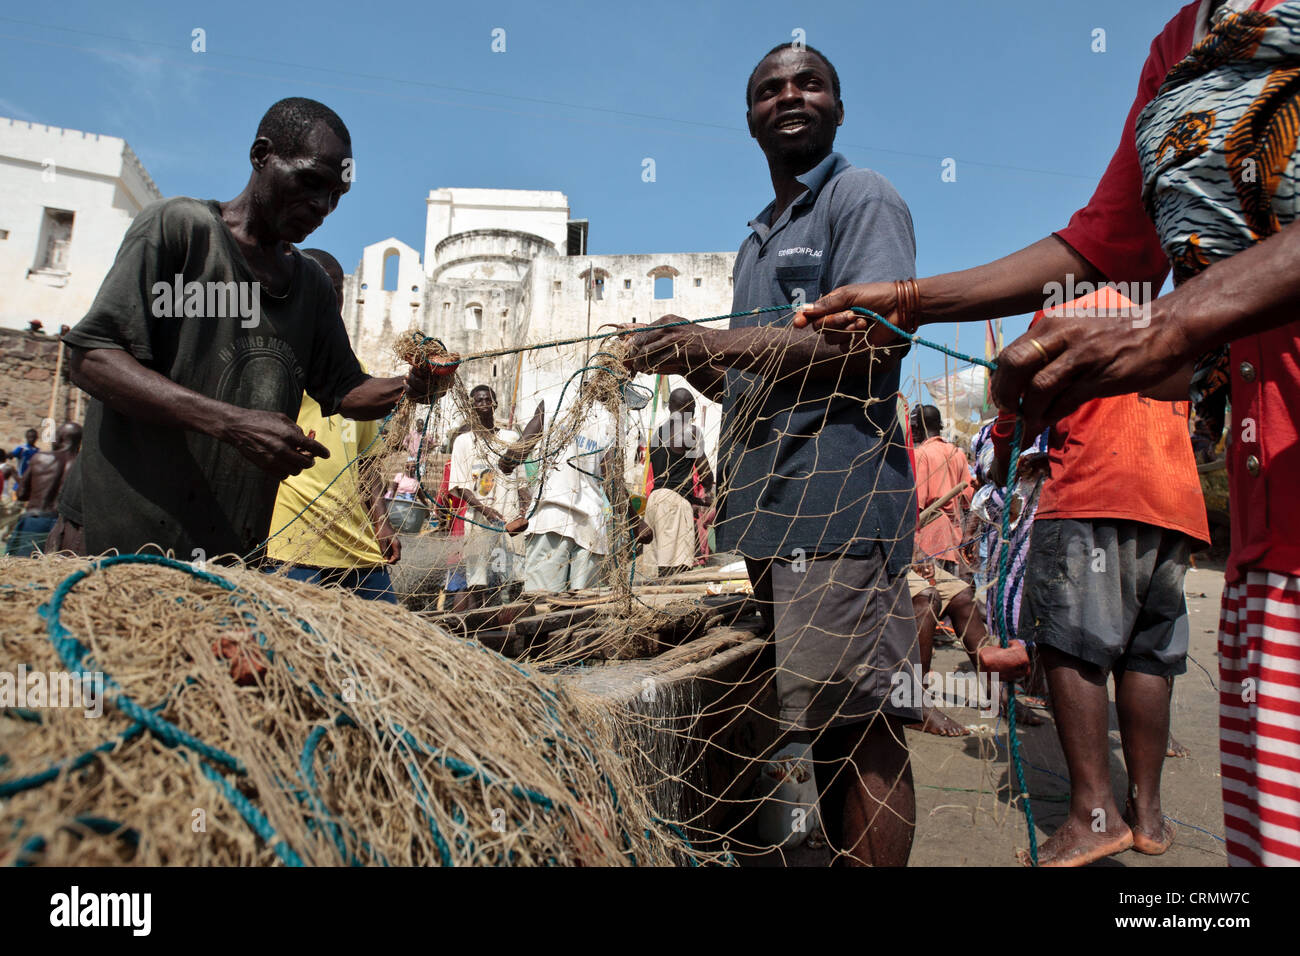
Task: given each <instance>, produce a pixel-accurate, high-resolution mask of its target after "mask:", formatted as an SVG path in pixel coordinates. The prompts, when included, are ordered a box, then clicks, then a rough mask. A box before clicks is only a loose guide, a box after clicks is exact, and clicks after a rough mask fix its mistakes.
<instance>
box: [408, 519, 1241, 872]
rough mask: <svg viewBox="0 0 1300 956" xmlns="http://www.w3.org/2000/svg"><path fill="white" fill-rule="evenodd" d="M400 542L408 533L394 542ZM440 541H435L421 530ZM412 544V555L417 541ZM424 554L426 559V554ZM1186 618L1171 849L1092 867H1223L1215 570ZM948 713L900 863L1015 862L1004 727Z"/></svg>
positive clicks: (797, 855)
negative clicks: (1187, 645)
mask: <svg viewBox="0 0 1300 956" xmlns="http://www.w3.org/2000/svg"><path fill="white" fill-rule="evenodd" d="M404 540H406V541H410V540H413V539H404ZM423 540H425V541H434V542H440V541H441V540H442V539H437V538H426V539H423ZM408 546H409V547H412V551H411V556H412V558H414V557H415V554H416V553H417V550H418V546H416V545H413V544H412V545H408ZM425 557H426V559H427V558H428V557H430V556H428V555H426V556H425ZM1185 590H1186V593H1187V608H1188V614H1189V617H1190V624H1191V649H1190V654H1189V657H1188V662H1187V673H1186V674H1184V675H1183V676H1182V677H1180V678H1179V679H1178V680H1177V682H1176V683H1175V684H1174V695H1173V705H1172V730H1173V735H1174V737H1175V738H1176V739H1177V740H1178V741H1179V742H1180V743H1182V744H1183V745H1184V746H1185V747H1187V748H1188V749H1189V750H1190V751H1191V755H1190V756H1189V757H1183V758H1173V757H1169V758H1166V760H1165V767H1164V777H1163V785H1162V789H1163V801H1164V810H1165V814H1166V815H1167V816H1168V817H1170V818H1171V819H1172V820H1173V821H1174V822H1175V824H1176V825H1177V827H1178V835H1177V837H1176V839H1175V841H1174V845H1173V847H1171V848H1170V850H1169V851H1168V852H1167V853H1166V854H1164V855H1163V856H1159V857H1151V856H1144V855H1142V854H1140V853H1135V852H1133V851H1131V850H1130V851H1128V852H1126V853H1122V854H1120V855H1118V856H1115V857H1110V858H1108V859H1106V860H1102V861H1100V862H1098V863H1096V864H1094V865H1095V866H1111V867H1115V866H1226V863H1227V859H1226V856H1225V855H1224V850H1223V840H1222V836H1223V803H1222V797H1221V794H1220V789H1219V751H1218V739H1219V738H1218V735H1219V723H1218V721H1219V717H1218V691H1217V689H1216V688H1217V686H1218V659H1217V656H1216V648H1217V634H1218V621H1219V597H1220V594H1221V593H1222V591H1223V573H1222V571H1220V570H1215V569H1211V568H1205V567H1201V568H1193V569H1191V570H1189V571H1188V573H1187V579H1186V584H1185ZM966 667H968V664H967V661H966V655H965V654H964V653H962V652H961V651H959V650H957V649H956V647H955V646H940V647H938V648H937V649H936V650H935V655H934V663H933V668H934V670H936V671H939V672H954V671H958V670H962V669H965V668H966ZM1111 699H1112V707H1111V716H1110V728H1111V729H1110V741H1111V777H1112V780H1113V782H1114V788H1115V795H1116V799H1117V800H1118V801H1119V802H1120V804H1121V805H1122V804H1123V794H1124V787H1125V773H1124V759H1123V753H1122V751H1121V749H1120V742H1119V730H1118V729H1117V724H1116V720H1115V711H1114V706H1113V700H1114V687H1113V685H1112V687H1111ZM947 712H948V714H949V716H951V717H952V718H953V719H954V720H955V721H957V722H958V723H960V724H963V725H967V726H978V727H982V728H983V730H984V732H983V733H981V734H978V735H972V736H969V737H962V738H945V737H936V736H934V735H932V734H924V733H921V732H919V731H915V730H908V731H907V737H908V744H909V745H910V747H911V749H912V768H913V773H914V777H915V782H916V803H917V831H916V839H915V842H914V844H913V847H912V857H911V861H910V865H912V866H970V865H975V866H1018V865H1019V863H1018V862H1017V860H1016V851H1017V850H1020V849H1026V848H1028V846H1029V839H1028V834H1027V831H1026V826H1025V815H1024V812H1023V809H1022V804H1021V803H1020V802H1019V801H1016V803H1015V804H1014V805H1012V804H1010V803H1008V794H1009V792H1010V790H1014V789H1016V788H1015V787H1014V786H1011V787H1009V781H1013V780H1014V774H1013V772H1012V770H1011V767H1010V763H1009V759H1008V754H1007V750H1006V723H1005V721H1001V720H998V719H996V718H991V717H982V716H981V715H980V713H979V711H977V710H974V709H965V708H959V707H950V708H948V710H947ZM1040 713H1041V715H1042V716H1043V717H1044V718H1045V720H1044V723H1043V725H1042V726H1041V727H1022V728H1020V729H1019V732H1018V733H1019V739H1020V746H1021V754H1022V759H1023V762H1024V769H1025V781H1026V783H1027V784H1028V788H1029V793H1030V796H1031V806H1032V809H1033V814H1034V824H1035V829H1036V832H1037V835H1038V841H1039V843H1040V844H1041V843H1042V842H1043V841H1044V840H1045V839H1046V838H1047V837H1048V835H1050V834H1051V833H1052V832H1054V831H1055V830H1056V828H1057V826H1059V825H1060V823H1061V822H1062V820H1063V819H1064V816H1065V811H1066V805H1067V804H1066V801H1067V800H1068V796H1069V782H1068V779H1067V777H1066V767H1065V758H1064V756H1063V755H1062V753H1061V747H1060V744H1059V742H1058V741H1057V737H1056V728H1055V726H1054V725H1053V723H1052V720H1051V715H1050V713H1047V712H1040ZM784 856H785V863H786V865H792V866H825V865H826V863H827V862H829V854H828V853H827V852H826V851H825V850H824V849H813V848H809V847H807V846H805V847H800V848H798V849H795V850H788V851H786V853H785V854H784ZM743 863H744V864H745V865H750V866H753V865H757V866H779V865H781V860H780V856H779V855H778V854H775V853H774V854H766V855H764V856H762V857H757V858H755V857H749V858H747V859H745V860H743Z"/></svg>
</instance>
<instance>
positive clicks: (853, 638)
mask: <svg viewBox="0 0 1300 956" xmlns="http://www.w3.org/2000/svg"><path fill="white" fill-rule="evenodd" d="M746 563H747V564H748V565H749V574H750V580H751V581H752V582H754V595H755V597H756V598H758V600H759V601H760V603H761V604H762V605H763V607H764V614H765V616H766V615H770V617H769V618H768V620H769V623H770V624H771V625H772V631H773V637H774V640H775V642H776V692H777V698H778V700H779V703H780V714H779V716H780V719H781V722H782V724H784V725H785V726H784V728H783V729H784V730H811V731H817V730H821V729H823V728H826V727H839V726H843V725H846V724H854V723H859V722H861V721H867V720H870V719H871V718H873V717H874V716H875V715H876V713H877V712H880V711H883V712H884V713H886V714H890V715H893V716H895V717H900V718H902V719H904V720H908V721H912V720H917V719H919V718H920V716H921V710H920V707H919V706H916V707H913V706H910V700H909V704H908V705H900V704H899V703H898V702H897V701H896V700H895V701H891V699H890V698H891V691H892V690H893V689H894V688H895V687H896V686H897V685H898V683H899V681H898V680H896V679H894V675H895V674H896V673H898V672H899V671H903V670H905V671H907V672H908V673H909V674H910V675H911V676H910V677H909V683H911V681H913V680H915V678H916V675H919V674H920V672H921V649H920V645H919V643H918V642H917V639H916V618H915V617H914V615H913V612H912V598H911V594H910V593H909V591H908V588H907V574H906V572H903V573H900V574H897V575H895V576H893V577H892V578H891V577H890V576H889V574H888V572H887V571H886V569H885V562H884V557H883V555H882V554H881V552H880V551H879V550H877V551H876V553H875V554H874V555H872V556H870V557H845V556H833V555H828V556H823V557H816V558H807V559H805V560H804V561H802V562H795V561H788V560H774V561H770V562H767V561H747V562H746ZM892 696H894V697H895V698H897V696H898V695H892Z"/></svg>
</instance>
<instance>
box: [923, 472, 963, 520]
mask: <svg viewBox="0 0 1300 956" xmlns="http://www.w3.org/2000/svg"><path fill="white" fill-rule="evenodd" d="M969 484H970V482H969V481H963V482H962V483H961V484H960V485H958V486H957V487H955V488H951V489H949V491H948V493H947V494H946V495H944V496H943V497H942V498H939V499H938V500H937V501H932V502H930V503H929V504H928V505H926V506H925V510H924V511H922V512H921V515H920V517H919V518H917V521H916V527H917V530H920V529H921V528H924V527H925V526H926V525H928V524H929V523H930V522H931V521H933V520H935V519H936V518H938V517H939V511H940V509H941V508H943V506H944V505H946V504H947V503H948V502H950V501H952V499H954V498H956V497H957V496H958V495H959V494H961V493H962V492H963V491H965V490H966V486H967V485H969Z"/></svg>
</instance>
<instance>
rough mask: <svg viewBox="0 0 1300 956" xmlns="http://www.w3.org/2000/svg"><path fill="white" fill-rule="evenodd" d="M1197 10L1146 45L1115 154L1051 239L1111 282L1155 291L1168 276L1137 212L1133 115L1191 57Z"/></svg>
mask: <svg viewBox="0 0 1300 956" xmlns="http://www.w3.org/2000/svg"><path fill="white" fill-rule="evenodd" d="M1199 7H1200V3H1199V2H1194V3H1189V4H1188V5H1187V6H1185V7H1183V8H1182V9H1181V10H1179V11H1178V13H1177V14H1176V15H1175V16H1174V18H1173V19H1172V20H1170V21H1169V22H1168V23H1167V24H1165V28H1164V30H1162V31H1161V32H1160V35H1159V36H1157V37H1156V38H1155V39H1154V40H1152V41H1151V52H1150V54H1149V55H1148V56H1147V61H1146V63H1145V64H1143V66H1142V76H1141V77H1140V78H1139V80H1138V91H1137V98H1136V99H1135V100H1134V101H1133V107H1132V108H1131V109H1130V110H1129V113H1128V118H1127V119H1126V120H1125V121H1124V132H1123V133H1122V134H1121V136H1120V141H1119V148H1118V149H1116V150H1115V155H1114V156H1113V157H1111V161H1110V165H1109V166H1107V167H1106V172H1105V174H1104V175H1103V176H1102V177H1101V182H1099V183H1098V184H1097V191H1096V192H1094V193H1093V194H1092V199H1090V200H1088V205H1086V206H1084V207H1083V208H1082V209H1080V210H1079V211H1078V212H1076V213H1075V214H1074V215H1073V216H1072V217H1071V218H1070V224H1069V225H1068V226H1066V227H1065V228H1064V229H1062V230H1060V231H1059V232H1057V233H1056V235H1057V236H1059V237H1060V238H1061V239H1062V240H1064V241H1065V242H1066V243H1067V244H1069V245H1070V246H1071V247H1072V248H1073V249H1074V250H1075V251H1076V252H1078V253H1079V254H1080V255H1081V256H1083V257H1084V258H1085V259H1087V260H1088V261H1089V262H1091V263H1092V264H1093V265H1094V266H1096V267H1097V268H1098V269H1099V270H1100V271H1101V273H1102V275H1103V276H1105V277H1106V279H1107V280H1109V281H1111V282H1150V283H1151V284H1152V285H1153V286H1154V287H1155V288H1156V289H1159V287H1160V285H1161V284H1162V283H1163V282H1164V281H1165V276H1166V275H1167V274H1168V272H1169V259H1168V257H1166V256H1165V251H1164V249H1163V248H1161V245H1160V238H1159V236H1157V235H1156V229H1155V226H1154V225H1153V224H1152V222H1151V218H1150V217H1149V216H1148V215H1147V212H1146V209H1145V208H1143V206H1142V170H1141V168H1140V167H1139V165H1138V156H1137V140H1136V138H1135V136H1134V128H1135V127H1136V125H1137V116H1138V114H1139V113H1140V112H1142V110H1143V108H1145V107H1146V105H1147V104H1148V103H1150V102H1151V101H1152V100H1153V99H1155V95H1156V93H1157V92H1158V91H1159V89H1160V84H1161V83H1163V82H1164V79H1165V76H1166V75H1167V74H1168V73H1169V70H1170V69H1171V68H1172V67H1173V65H1174V64H1175V63H1177V62H1178V61H1179V60H1181V59H1183V57H1185V56H1186V55H1187V54H1188V53H1189V52H1191V49H1192V39H1193V37H1194V36H1195V34H1196V14H1197V11H1198V8H1199Z"/></svg>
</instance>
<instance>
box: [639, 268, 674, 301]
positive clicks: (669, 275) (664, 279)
mask: <svg viewBox="0 0 1300 956" xmlns="http://www.w3.org/2000/svg"><path fill="white" fill-rule="evenodd" d="M646 275H648V276H650V278H652V279H654V280H655V298H656V299H671V298H672V297H673V280H674V279H675V278H676V277H677V276H678V275H680V273H679V272H678V271H677V270H676V269H674V268H673V267H672V266H655V268H653V269H651V270H650V271H649V272H648V273H646Z"/></svg>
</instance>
